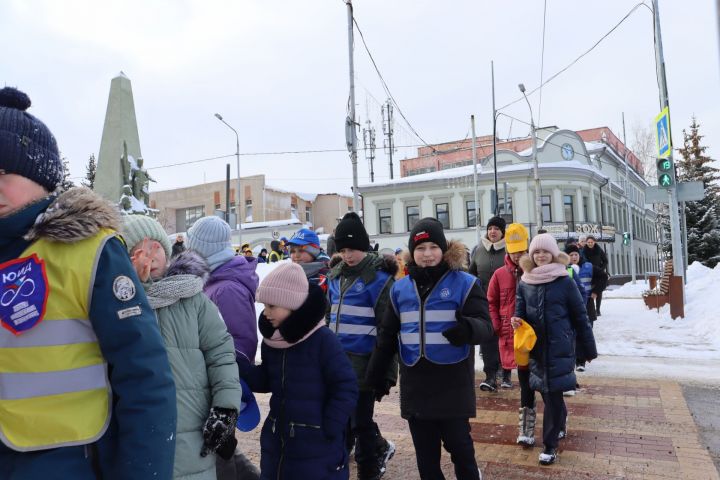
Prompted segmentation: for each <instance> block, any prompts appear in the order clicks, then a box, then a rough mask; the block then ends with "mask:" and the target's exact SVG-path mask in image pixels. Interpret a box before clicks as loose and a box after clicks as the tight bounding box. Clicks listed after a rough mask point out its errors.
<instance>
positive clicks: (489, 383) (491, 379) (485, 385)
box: [480, 375, 497, 392]
mask: <svg viewBox="0 0 720 480" xmlns="http://www.w3.org/2000/svg"><path fill="white" fill-rule="evenodd" d="M480 390H482V391H483V392H496V391H497V380H496V379H495V375H486V376H485V381H484V382H482V383H481V384H480Z"/></svg>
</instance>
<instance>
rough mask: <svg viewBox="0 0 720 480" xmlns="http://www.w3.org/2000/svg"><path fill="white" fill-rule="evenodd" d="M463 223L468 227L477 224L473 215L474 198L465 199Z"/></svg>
mask: <svg viewBox="0 0 720 480" xmlns="http://www.w3.org/2000/svg"><path fill="white" fill-rule="evenodd" d="M465 223H466V224H467V226H468V227H476V226H477V218H476V217H475V200H467V201H466V202H465Z"/></svg>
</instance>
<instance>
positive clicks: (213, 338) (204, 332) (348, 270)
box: [0, 87, 608, 480]
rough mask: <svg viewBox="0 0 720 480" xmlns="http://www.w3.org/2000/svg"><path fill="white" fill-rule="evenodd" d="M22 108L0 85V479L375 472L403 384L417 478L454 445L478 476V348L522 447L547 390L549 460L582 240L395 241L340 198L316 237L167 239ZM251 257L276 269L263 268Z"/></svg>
mask: <svg viewBox="0 0 720 480" xmlns="http://www.w3.org/2000/svg"><path fill="white" fill-rule="evenodd" d="M29 106H30V100H29V98H28V97H27V95H25V94H24V93H22V92H20V91H18V90H16V89H13V88H8V87H6V88H3V89H0V245H1V246H2V248H0V281H1V283H0V288H1V291H0V296H1V297H2V302H0V322H2V327H3V328H0V360H1V361H2V365H3V373H2V375H3V377H2V388H1V389H0V407H2V408H0V433H1V435H0V478H3V479H40V478H43V479H53V478H73V479H80V480H84V479H88V480H89V479H99V478H104V479H130V478H132V479H148V480H149V479H157V480H167V479H170V478H175V479H190V478H192V479H214V478H219V479H222V480H225V479H233V480H235V479H258V478H261V479H277V478H280V479H348V478H349V472H350V462H351V459H352V460H354V461H355V463H356V465H357V469H356V472H357V478H358V479H359V480H377V479H379V478H381V477H382V476H383V475H384V474H385V472H386V471H387V465H388V462H389V461H390V460H391V459H392V457H393V455H394V454H395V451H396V446H395V445H394V443H393V442H392V441H391V440H389V439H387V438H385V436H384V435H383V433H382V432H381V428H380V425H378V423H377V422H376V415H375V404H376V402H380V401H381V400H382V399H383V398H384V397H385V396H387V395H388V394H389V393H390V391H391V390H392V388H394V387H395V386H396V385H397V384H398V383H399V390H400V415H401V416H402V418H403V419H405V420H406V421H407V428H408V430H409V432H410V435H411V437H412V442H413V446H414V450H415V456H416V464H417V469H418V472H419V475H420V478H422V479H442V478H444V476H443V473H442V470H441V464H440V458H441V448H443V447H444V448H445V449H446V450H447V451H448V452H449V453H450V458H451V461H452V463H453V467H454V470H455V475H456V478H459V479H463V480H466V479H467V480H478V479H480V478H482V473H481V471H480V470H479V468H478V465H477V461H476V457H475V450H474V443H473V440H472V438H471V436H470V418H473V417H475V416H476V409H477V407H476V405H477V403H476V395H477V394H478V393H477V392H476V388H475V380H474V379H475V365H474V363H475V345H479V346H480V348H481V352H482V356H483V364H484V367H483V369H484V373H485V380H484V381H483V382H482V384H481V385H480V389H481V390H482V391H484V392H487V393H481V394H482V395H485V394H487V395H492V394H493V392H496V391H497V390H498V380H499V381H500V388H513V383H512V374H511V371H512V370H513V369H517V376H518V381H519V385H520V393H519V399H518V406H519V411H518V412H519V413H518V415H519V417H518V418H519V419H518V423H519V431H518V437H517V443H518V444H519V445H521V446H523V447H531V446H533V445H534V443H535V421H536V403H535V402H536V400H535V397H536V392H537V393H539V394H540V395H541V396H542V398H543V402H544V415H543V434H542V442H543V448H542V451H541V453H540V454H539V457H538V460H539V463H540V464H542V465H550V464H552V463H554V462H555V461H556V458H557V452H558V445H559V442H560V441H562V440H563V439H564V438H566V437H567V435H568V430H567V408H566V406H565V401H564V395H566V394H568V393H569V392H574V391H576V389H577V388H578V384H577V378H576V371H582V370H583V369H584V368H586V366H587V363H588V362H591V361H592V360H593V359H595V358H596V357H597V350H596V345H595V339H594V336H593V330H592V325H593V323H592V322H593V321H594V320H595V319H596V318H597V316H599V315H600V306H601V301H602V291H603V290H604V288H605V286H606V285H607V277H608V276H607V257H606V256H605V254H604V252H603V251H602V250H601V249H600V247H599V246H598V245H597V243H596V241H595V239H594V238H593V237H591V236H588V237H587V238H586V239H583V240H582V241H581V242H579V243H578V244H571V245H566V246H565V249H564V250H565V251H561V250H560V248H559V246H558V244H557V242H556V240H555V239H554V238H553V237H552V236H551V235H549V234H547V233H540V234H538V235H536V236H535V237H534V238H532V239H530V238H529V234H528V232H527V230H526V229H525V227H524V226H523V225H521V224H511V225H506V223H505V221H504V220H503V219H502V218H500V217H493V218H491V219H490V220H489V221H488V223H487V233H486V236H485V237H484V238H483V239H482V242H481V243H480V244H479V245H477V246H476V247H475V249H474V250H473V251H472V252H470V251H469V250H468V248H467V247H466V246H465V245H464V244H462V243H461V242H459V241H456V240H452V239H448V238H447V237H446V233H445V231H444V229H443V225H442V223H440V222H439V221H438V220H436V219H434V218H423V219H421V220H420V221H418V222H417V223H416V224H415V225H414V226H413V227H412V229H411V231H410V232H409V235H408V239H407V248H406V249H397V250H396V251H394V252H392V251H391V252H389V253H388V254H385V253H382V252H378V251H377V246H376V247H375V248H371V245H370V239H369V236H368V234H367V231H366V230H365V227H364V225H363V222H362V220H361V218H360V217H359V216H358V215H357V214H356V213H354V212H350V213H348V214H346V215H345V216H344V217H343V218H342V219H341V221H340V222H339V224H338V225H337V228H336V229H335V232H334V235H333V236H332V244H331V243H330V242H328V252H327V253H326V252H324V251H323V249H322V248H321V245H320V241H319V239H318V236H317V234H316V233H315V232H313V231H312V230H310V229H306V228H303V229H300V230H298V231H297V232H296V233H295V234H294V235H293V236H292V237H291V238H289V239H280V240H278V241H275V242H273V243H272V244H271V251H270V253H269V254H267V252H264V253H265V254H266V255H263V252H262V251H261V252H259V255H258V256H257V257H254V256H253V255H252V251H251V250H250V246H249V245H243V246H241V248H240V252H237V251H236V250H235V248H234V247H233V245H232V244H231V228H230V226H229V225H228V224H227V223H226V222H225V221H223V220H222V219H220V218H219V217H214V216H211V217H204V218H201V219H200V220H198V221H197V222H195V223H194V224H193V225H192V226H191V228H189V230H188V231H187V233H186V237H187V238H184V237H180V236H179V237H178V238H177V239H176V241H175V243H174V245H171V243H170V240H169V238H168V236H167V235H166V233H165V231H164V230H163V228H162V227H161V225H160V223H158V222H157V221H156V220H154V219H153V218H151V217H149V216H145V215H123V216H121V215H120V213H119V211H118V209H117V207H116V206H115V205H112V204H110V203H108V202H107V201H105V200H103V199H102V198H101V197H99V196H98V195H97V194H95V193H94V192H92V191H91V190H89V189H86V188H72V189H69V190H67V191H63V190H62V188H61V187H60V185H61V183H62V179H63V175H62V172H63V169H62V159H61V157H60V154H59V150H58V148H57V144H56V142H55V139H54V137H53V135H52V133H51V132H50V130H49V129H48V128H47V127H46V126H45V125H44V124H43V123H42V122H41V121H40V120H38V119H37V118H35V117H34V116H32V115H30V114H28V113H27V112H26V111H25V110H26V109H27V108H28V107H29ZM331 245H332V247H331ZM331 248H332V249H331ZM238 253H239V254H238ZM266 257H267V258H266ZM262 261H265V262H270V263H276V264H277V265H276V266H275V267H274V268H273V269H272V270H271V271H270V272H269V273H267V275H266V276H265V277H264V278H263V279H262V281H260V279H259V277H258V274H257V271H256V269H257V265H258V263H259V262H262ZM256 302H258V303H261V304H263V305H264V308H263V310H262V312H260V313H259V315H256V311H255V304H256ZM258 334H259V335H258ZM258 344H260V357H261V361H260V362H259V363H258V362H256V354H257V349H258ZM253 392H257V393H269V394H270V400H269V412H268V414H267V416H266V417H265V419H264V421H263V423H262V427H261V431H260V451H261V456H260V464H259V468H258V466H257V465H254V464H253V462H251V461H249V459H248V458H246V456H245V455H244V454H243V452H242V451H241V450H240V449H239V448H238V447H237V437H236V435H238V433H237V432H238V430H240V431H241V432H246V431H250V430H252V429H254V428H255V427H256V426H257V425H258V423H259V421H260V412H259V409H258V406H257V403H256V401H255V399H254V396H253ZM513 408H514V407H513ZM380 423H382V422H380ZM240 435H242V433H240Z"/></svg>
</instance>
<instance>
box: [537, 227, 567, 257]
mask: <svg viewBox="0 0 720 480" xmlns="http://www.w3.org/2000/svg"><path fill="white" fill-rule="evenodd" d="M535 250H545V251H547V252H550V253H551V254H552V256H553V258H556V257H557V256H558V255H559V254H560V247H558V244H557V242H556V241H555V237H553V236H552V235H550V234H549V233H541V234H540V235H535V238H533V239H532V242H530V256H532V254H533V253H535Z"/></svg>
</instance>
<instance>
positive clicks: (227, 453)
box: [215, 435, 238, 460]
mask: <svg viewBox="0 0 720 480" xmlns="http://www.w3.org/2000/svg"><path fill="white" fill-rule="evenodd" d="M237 443H238V442H237V438H235V435H230V436H229V437H227V438H226V439H225V441H224V442H223V443H222V445H220V446H219V447H218V449H217V450H216V451H215V453H216V454H217V456H218V457H220V458H222V459H225V460H230V459H231V458H232V457H233V455H235V447H237Z"/></svg>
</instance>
